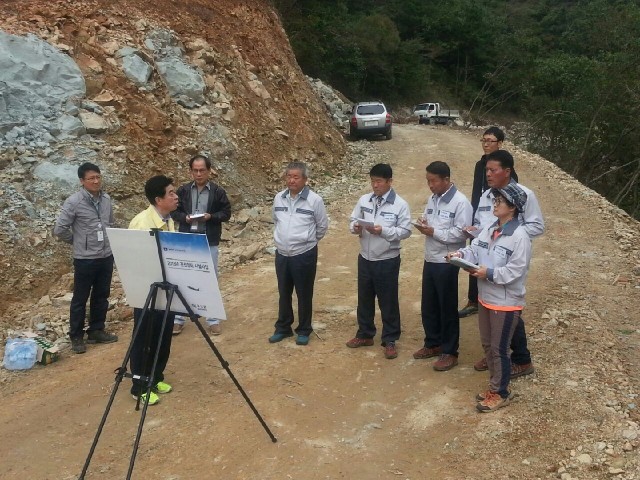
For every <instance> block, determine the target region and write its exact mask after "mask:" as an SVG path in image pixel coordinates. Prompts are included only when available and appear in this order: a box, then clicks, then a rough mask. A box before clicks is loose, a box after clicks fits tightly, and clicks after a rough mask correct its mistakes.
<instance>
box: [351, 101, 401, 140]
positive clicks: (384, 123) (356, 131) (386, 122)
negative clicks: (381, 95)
mask: <svg viewBox="0 0 640 480" xmlns="http://www.w3.org/2000/svg"><path fill="white" fill-rule="evenodd" d="M350 114H351V118H350V120H349V136H350V137H351V138H354V139H355V138H358V137H364V136H368V135H384V136H385V137H387V140H391V127H392V125H393V120H392V118H391V115H389V112H387V107H385V106H384V103H382V102H359V103H356V104H355V105H354V106H353V109H352V110H351V113H350Z"/></svg>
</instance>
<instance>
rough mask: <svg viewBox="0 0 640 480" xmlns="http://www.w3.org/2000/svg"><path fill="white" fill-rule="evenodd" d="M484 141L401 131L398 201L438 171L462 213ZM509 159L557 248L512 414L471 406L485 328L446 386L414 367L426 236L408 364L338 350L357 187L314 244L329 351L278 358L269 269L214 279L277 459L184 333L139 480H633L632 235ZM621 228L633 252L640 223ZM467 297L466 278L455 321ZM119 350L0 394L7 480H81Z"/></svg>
mask: <svg viewBox="0 0 640 480" xmlns="http://www.w3.org/2000/svg"><path fill="white" fill-rule="evenodd" d="M477 138H478V136H477V134H471V133H465V132H460V131H457V130H453V129H449V128H444V127H438V128H436V127H429V126H417V125H410V126H400V125H398V126H397V128H396V129H395V132H394V138H393V140H391V141H380V142H376V147H377V148H380V149H381V150H382V151H383V152H384V153H385V154H386V155H387V156H388V159H389V161H390V162H391V163H392V165H393V167H394V173H395V178H394V187H395V189H396V191H397V192H398V193H399V194H400V195H401V196H403V197H404V198H405V199H406V200H407V201H408V202H409V204H410V206H411V208H412V212H413V216H414V217H415V216H417V215H418V214H419V212H421V211H422V208H423V206H424V202H425V199H426V197H427V195H428V191H427V188H426V184H425V180H424V167H425V165H426V164H427V163H429V162H431V161H433V160H444V161H446V162H447V163H449V165H450V166H451V168H452V172H453V180H454V181H455V183H456V184H457V186H458V187H459V188H460V189H461V190H462V191H463V192H465V193H466V194H467V195H470V191H471V180H472V178H471V175H472V171H473V165H474V163H475V161H476V160H477V159H478V158H479V156H480V154H481V149H480V145H479V143H478V141H477ZM515 157H516V166H517V171H518V174H519V175H520V180H521V183H523V184H525V185H527V186H528V187H530V188H532V189H533V190H535V191H536V192H537V193H538V197H539V198H540V200H541V205H542V209H543V212H544V213H545V215H546V220H547V233H546V234H545V235H544V236H543V237H542V238H540V239H538V240H536V241H535V242H534V259H533V261H532V272H531V275H530V277H529V282H528V295H527V300H528V303H529V306H528V307H527V309H526V311H525V319H526V321H527V325H528V327H527V328H528V331H529V335H530V347H531V350H532V352H533V355H534V360H535V364H536V374H534V375H532V376H529V377H526V378H523V379H518V380H516V381H515V382H514V383H513V389H514V391H515V392H516V393H517V394H518V397H517V399H516V401H514V403H513V404H512V405H511V406H509V407H507V408H505V409H502V410H500V411H498V412H495V413H492V414H478V413H476V412H475V409H474V404H475V403H474V401H473V397H474V395H475V394H476V393H477V392H478V391H481V390H484V388H485V386H486V383H487V375H486V374H485V373H478V372H475V371H474V370H473V368H472V364H473V362H474V361H475V360H476V359H477V358H478V357H479V355H480V345H479V341H478V333H477V325H476V317H475V316H472V317H470V318H467V319H463V320H461V348H460V352H461V353H460V365H459V366H458V367H457V368H455V369H453V370H451V371H449V372H435V371H434V370H433V369H432V368H431V367H430V365H431V363H432V362H431V361H430V360H426V361H425V360H414V359H413V358H412V355H411V354H412V352H413V351H414V350H416V349H417V348H419V347H420V346H421V343H422V338H423V332H422V327H421V323H420V315H419V313H420V275H421V267H422V249H423V243H422V239H421V238H420V236H419V235H417V234H414V235H412V236H411V237H410V238H409V239H408V240H406V241H405V242H404V244H403V245H404V246H403V249H402V267H401V278H400V283H401V287H400V297H401V313H402V322H403V335H402V338H401V339H400V341H399V342H398V347H399V357H398V358H397V359H395V360H385V359H384V357H383V355H382V349H381V348H380V346H379V337H378V338H377V339H376V346H374V347H369V348H361V349H356V350H351V349H348V348H346V347H345V345H344V343H345V341H347V340H348V339H349V338H351V337H352V336H353V334H354V333H355V309H356V257H357V252H358V241H357V238H356V237H354V236H352V235H350V234H349V233H348V228H347V224H348V216H349V214H350V212H351V209H352V208H353V205H354V203H355V201H356V199H357V197H358V195H359V194H361V193H362V192H364V191H366V190H367V189H368V177H367V176H366V171H365V170H363V172H362V174H361V175H359V176H357V178H354V179H353V182H354V183H353V185H355V186H356V187H361V189H359V190H358V189H357V188H355V189H351V192H345V194H344V195H343V196H341V197H340V198H339V199H336V200H334V201H331V202H328V209H329V213H330V217H331V227H330V231H329V233H328V235H327V237H326V238H325V239H324V240H323V241H322V242H321V244H320V265H319V270H318V276H317V283H316V295H315V315H314V324H315V329H316V332H317V333H318V335H319V337H320V338H319V337H317V336H313V337H312V341H311V343H310V344H309V346H307V347H301V346H296V345H295V343H294V342H293V341H292V340H290V341H287V340H285V341H283V342H281V343H279V344H275V345H270V344H268V343H267V338H268V336H269V335H270V334H271V333H272V332H273V323H274V321H275V317H276V308H277V291H276V284H275V272H274V267H273V259H272V258H269V257H264V258H262V259H260V260H258V261H256V262H253V263H251V264H248V265H245V266H243V267H240V268H237V269H235V270H233V271H228V272H225V274H224V277H223V279H222V287H223V294H224V295H225V299H226V309H227V312H228V317H229V321H228V322H226V323H225V324H224V333H223V335H222V336H220V337H219V338H215V339H214V340H215V342H216V345H217V346H218V348H219V349H220V351H221V353H222V355H223V356H224V357H225V359H226V360H227V361H228V362H229V363H230V367H231V370H232V371H233V373H234V374H235V376H236V377H237V378H238V380H239V382H240V383H241V384H242V386H243V387H244V388H245V390H246V391H247V393H248V395H249V396H250V397H251V399H252V401H253V402H254V404H255V405H256V407H257V408H258V410H259V411H260V413H261V414H262V415H263V417H264V418H265V420H266V422H267V424H268V425H269V426H270V428H271V429H272V430H273V432H274V434H275V435H276V437H277V438H278V442H277V443H275V444H273V443H271V441H270V440H269V438H268V436H267V435H266V433H265V432H264V430H263V429H262V427H261V426H260V424H259V423H258V421H257V420H256V418H255V417H254V416H253V414H252V412H251V411H250V410H249V408H248V406H247V405H246V403H245V402H244V400H243V399H242V397H241V396H240V394H239V392H238V391H237V390H236V388H235V386H234V385H233V383H232V382H231V380H230V379H229V378H228V376H227V375H226V373H225V372H224V370H223V369H222V368H221V366H220V364H219V362H218V361H217V360H216V358H215V357H214V356H213V354H212V353H211V351H210V350H209V349H208V346H207V345H206V343H205V342H204V340H203V339H202V337H201V336H200V335H199V333H198V332H197V330H196V328H195V327H194V325H188V326H187V328H186V329H185V331H184V332H183V333H182V334H181V335H180V336H178V337H175V338H174V342H173V349H172V355H171V360H170V363H169V366H168V368H167V371H166V375H167V381H169V382H171V383H172V384H173V386H174V389H175V390H174V392H172V393H171V394H169V395H167V396H164V397H162V402H161V403H160V404H159V405H158V406H155V407H150V410H149V414H148V417H147V421H146V424H145V430H144V434H143V437H142V443H141V447H140V450H139V452H138V457H137V462H136V466H135V470H134V475H133V478H148V479H150V478H154V479H164V480H169V479H171V480H179V479H180V480H186V479H273V480H280V479H289V478H291V479H305V480H306V479H396V478H399V479H403V480H404V479H411V480H417V479H430V478H439V479H451V480H454V479H456V480H457V479H489V478H491V479H496V478H498V479H535V478H560V476H561V475H564V476H563V477H562V478H565V479H568V478H580V479H589V478H594V479H595V478H625V479H632V478H640V473H639V472H638V470H637V468H638V460H637V457H638V451H637V448H638V435H640V431H639V430H638V425H637V423H636V422H637V421H638V415H637V413H636V410H635V407H633V408H632V406H631V405H632V404H633V405H635V402H637V399H636V398H635V397H634V395H637V394H638V377H637V376H635V377H634V376H630V375H629V372H630V371H636V370H637V368H638V353H637V352H638V350H637V348H636V347H637V345H638V337H640V331H638V330H637V328H638V327H637V325H636V324H635V322H636V321H637V318H638V317H637V312H638V307H639V302H638V289H637V288H634V285H633V282H626V283H624V282H620V281H618V280H619V275H620V274H623V275H627V276H629V273H628V271H629V270H630V267H629V266H628V265H627V264H626V263H625V261H626V260H625V257H623V256H622V255H621V253H620V251H619V249H618V244H619V241H618V240H619V239H618V238H616V235H615V234H614V232H613V231H612V224H613V223H615V222H617V223H616V225H623V224H624V222H621V221H620V220H619V219H616V220H615V222H614V221H613V220H614V216H613V214H611V213H610V211H608V210H607V209H606V208H605V207H603V206H602V205H601V204H604V202H602V201H601V200H600V199H599V198H596V197H594V196H592V195H588V194H586V193H584V191H583V190H580V189H579V188H578V186H577V183H576V182H573V181H571V180H570V179H569V178H568V177H566V176H565V175H564V174H562V172H559V171H558V170H557V169H555V168H554V167H552V166H551V165H550V164H549V163H547V162H545V161H542V160H540V159H537V157H534V156H531V155H525V154H523V153H521V152H520V153H518V154H516V155H515ZM616 218H617V217H616ZM623 226H624V228H627V229H630V231H631V232H632V233H633V234H636V235H637V234H638V233H640V231H639V230H640V229H639V228H638V225H637V223H630V224H624V225H623ZM634 228H635V230H634ZM636 248H637V246H636ZM224 254H225V252H224V251H223V252H222V255H224ZM466 281H467V279H466V278H465V277H464V274H461V275H460V297H461V300H460V303H461V304H462V303H463V299H464V298H465V295H466ZM622 331H624V332H625V333H624V334H622V333H621V332H622ZM119 333H120V334H121V338H122V340H121V341H120V342H118V343H117V344H113V345H107V346H98V347H95V348H90V349H89V351H88V353H87V354H85V355H76V356H72V355H69V354H68V355H65V357H64V358H63V360H62V361H60V362H58V363H56V364H53V365H51V366H48V367H46V368H37V369H34V370H32V371H30V372H28V373H26V374H24V375H21V376H20V378H18V379H15V380H13V381H11V382H9V384H8V385H7V386H6V388H4V389H3V391H2V392H1V393H0V458H1V459H2V461H1V462H0V478H2V479H4V480H9V479H34V480H35V479H38V480H40V479H52V480H53V479H75V478H77V474H78V473H79V472H80V470H81V468H82V465H83V463H84V459H85V458H86V456H87V453H88V450H89V446H90V443H91V441H92V439H93V436H94V434H95V431H96V428H97V425H98V422H99V420H100V417H101V414H102V412H103V410H104V407H105V405H106V401H107V398H108V395H109V393H110V389H111V387H112V382H113V373H112V372H113V370H114V368H116V367H117V366H118V365H119V363H120V361H121V359H122V357H123V355H124V351H125V349H126V342H127V340H128V338H129V336H130V331H129V330H128V329H123V330H122V331H121V332H119ZM128 391H129V384H128V383H124V384H123V385H122V386H121V388H120V390H119V392H118V395H117V397H116V401H115V404H114V407H113V409H112V412H111V415H110V416H109V421H108V423H107V426H106V428H105V431H104V433H103V435H102V438H101V441H100V443H99V445H98V449H97V451H96V455H95V457H94V459H93V462H92V464H91V468H90V475H88V477H87V478H101V479H122V478H124V477H125V472H126V470H127V466H128V462H129V455H130V453H131V446H132V441H133V438H134V435H135V431H136V428H137V423H138V418H139V414H138V413H137V412H135V410H134V408H133V407H134V401H133V400H132V399H131V397H130V396H129V395H128ZM625 432H626V433H625ZM629 432H630V433H629ZM634 432H635V436H634V435H633V434H634ZM585 455H587V456H588V457H589V460H588V461H587V457H586V456H585ZM611 472H613V473H611ZM616 472H617V473H616ZM567 475H568V476H567ZM571 475H573V477H572V476H571ZM615 475H618V476H617V477H616V476H615Z"/></svg>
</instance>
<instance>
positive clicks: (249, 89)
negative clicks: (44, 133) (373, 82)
mask: <svg viewBox="0 0 640 480" xmlns="http://www.w3.org/2000/svg"><path fill="white" fill-rule="evenodd" d="M0 14H1V17H0V18H2V20H0V30H2V31H4V32H6V33H8V34H13V35H27V34H33V35H36V36H37V37H39V38H41V39H44V40H46V41H47V42H49V43H50V44H52V45H54V46H55V47H57V48H58V49H60V50H61V51H63V52H66V53H67V54H68V55H69V56H70V57H71V58H72V59H73V60H74V61H75V62H76V63H77V65H78V66H79V67H80V69H81V71H82V72H83V75H84V77H85V82H86V92H87V93H86V99H84V101H83V102H82V103H81V107H86V108H91V109H95V111H97V112H100V113H103V112H106V114H105V115H108V116H109V117H110V118H113V119H114V120H115V122H114V123H115V125H116V126H117V128H112V129H110V130H108V131H111V132H112V133H108V131H107V133H103V134H95V133H93V134H90V135H82V136H81V137H79V138H75V139H71V140H63V141H58V142H53V141H52V142H50V143H47V144H45V145H41V144H38V145H31V146H29V145H27V146H26V147H25V146H24V145H16V146H8V147H6V148H3V149H2V151H1V152H0V206H2V210H3V214H2V215H3V217H2V219H1V220H2V221H3V223H5V224H8V225H9V227H8V228H7V229H5V230H4V231H3V232H2V233H1V234H0V235H1V236H0V242H1V243H0V263H1V264H2V268H1V269H0V272H1V273H0V295H2V298H3V299H4V300H3V302H2V303H1V304H0V313H2V312H5V311H6V308H7V307H8V305H9V304H10V303H11V302H13V301H19V300H20V299H23V298H24V297H25V296H29V297H34V298H40V297H41V296H42V295H43V294H45V293H47V292H48V290H49V288H50V286H51V283H52V281H53V280H55V279H56V278H58V277H59V276H60V274H64V273H65V272H67V271H68V269H69V264H70V261H69V254H68V252H69V251H68V249H67V247H65V246H63V245H61V244H60V243H59V242H57V241H56V240H55V239H54V238H52V236H51V234H50V230H51V226H52V224H53V221H54V220H55V216H56V214H57V213H58V210H59V207H60V205H61V202H62V200H63V198H64V197H65V196H66V195H67V194H68V188H69V187H68V186H67V187H66V188H61V187H60V185H59V183H55V182H52V181H51V182H47V179H46V178H44V179H43V178H42V176H41V177H36V176H35V174H34V172H35V170H36V168H37V167H38V166H39V165H42V164H44V163H48V164H50V165H47V166H49V167H51V165H52V166H53V167H56V166H57V167H68V166H69V165H77V164H79V163H80V162H82V161H87V160H89V161H93V162H95V163H97V164H99V165H100V166H101V167H102V168H103V169H104V171H105V178H106V188H107V190H108V191H109V193H110V194H111V195H112V196H113V197H114V198H115V200H116V218H117V220H118V221H119V223H120V225H121V226H126V224H127V223H128V221H129V219H130V218H131V217H132V216H133V215H134V214H135V213H136V212H137V211H139V210H140V209H141V208H142V207H143V206H144V205H145V203H146V200H144V198H143V196H142V195H140V189H141V185H142V184H143V182H144V180H145V179H146V178H148V177H149V176H151V175H154V174H157V173H165V174H167V175H170V176H173V177H174V178H175V179H176V181H177V182H182V181H185V180H187V173H188V172H187V168H186V167H185V164H186V162H187V160H188V158H189V157H190V156H191V155H193V154H195V153H197V152H203V153H206V154H208V155H210V156H211V158H212V159H213V163H214V167H215V169H216V171H217V173H218V181H219V182H220V183H221V184H222V185H223V186H224V187H225V189H227V191H228V192H229V194H230V197H231V199H232V202H233V205H234V209H235V210H236V211H238V210H241V209H243V208H248V207H252V206H253V205H255V204H256V203H259V202H261V201H264V200H266V199H268V198H270V197H271V195H272V193H273V192H274V191H275V189H276V188H277V187H279V175H280V172H281V169H282V166H283V165H284V164H286V163H287V162H288V161H290V160H291V159H300V160H304V161H307V162H308V163H310V164H311V166H312V168H313V169H314V170H315V171H316V173H317V174H323V173H326V172H331V171H333V170H334V168H332V167H334V166H335V165H336V164H337V162H338V160H339V159H340V158H341V156H342V154H343V153H344V151H345V145H344V141H343V139H342V136H341V135H340V132H339V130H338V129H336V128H335V127H334V126H333V125H332V123H331V120H330V118H329V116H328V115H327V113H326V108H325V106H324V105H323V104H322V103H321V102H320V101H319V99H318V96H317V95H315V94H314V92H313V90H312V89H311V87H310V85H309V82H308V81H307V80H306V78H305V77H304V75H303V74H302V72H301V71H300V69H299V67H298V66H297V64H296V62H295V58H294V55H293V53H292V51H291V48H290V46H289V42H288V40H287V37H286V35H285V32H284V30H283V29H282V27H281V25H280V23H279V20H278V17H277V15H276V14H275V13H274V11H273V9H272V8H271V7H269V5H268V2H266V1H253V0H252V1H242V0H215V1H214V0H194V1H190V2H188V3H184V2H175V1H171V0H154V1H149V0H142V1H135V2H134V1H126V0H122V1H106V0H104V1H85V2H72V1H55V2H50V1H44V0H28V1H20V2H18V1H11V0H10V1H5V2H2V4H0ZM158 32H160V34H159V33H158ZM163 32H169V33H170V35H171V37H172V40H170V43H171V42H173V43H172V48H175V49H177V50H179V52H180V53H181V55H182V59H183V61H184V62H185V64H187V65H188V68H191V69H193V70H194V71H197V72H198V73H199V75H200V76H201V77H202V79H203V80H204V83H205V85H206V89H205V92H204V97H203V99H204V103H203V104H202V105H201V106H198V104H197V102H195V103H194V102H193V101H190V99H189V98H186V99H185V98H184V97H183V98H182V99H181V98H178V97H179V95H176V92H175V91H174V90H173V88H168V87H167V84H168V83H169V80H167V76H166V71H167V68H168V67H167V66H166V61H165V63H164V64H163V65H162V66H161V65H160V63H161V59H160V58H159V57H158V55H157V51H156V50H157V49H158V48H159V47H158V44H157V43H155V44H154V43H153V41H151V40H153V39H157V38H158V37H162V36H163V35H164V33H163ZM150 39H151V40H150ZM154 49H156V50H154ZM132 51H135V52H136V53H135V55H134V56H136V59H134V60H136V61H137V59H142V60H144V61H145V62H146V64H148V65H150V66H151V67H153V68H152V70H153V71H152V73H151V75H150V77H149V79H148V82H146V83H145V82H142V83H141V82H136V81H132V79H131V75H129V76H128V75H127V72H126V69H125V68H124V67H125V66H126V65H124V60H123V59H124V58H132V55H133V54H132ZM164 60H166V58H164ZM164 60H163V61H164ZM142 67H144V65H143V66H142ZM159 67H162V68H159ZM129 73H130V72H129ZM170 86H171V85H170ZM185 104H186V105H188V106H189V107H190V108H186V107H184V106H182V105H185ZM90 114H91V115H90ZM85 116H86V118H87V119H88V120H92V121H96V122H97V123H99V120H100V115H98V114H96V113H95V112H92V111H88V112H87V113H86V114H85ZM84 120H85V118H83V121H84ZM85 125H86V124H85ZM87 131H88V132H89V133H91V131H90V130H89V128H87ZM40 143H42V142H40ZM53 167H52V168H53ZM9 321H10V320H9V319H8V318H7V317H6V316H3V318H2V322H3V324H2V326H4V327H5V328H6V326H8V322H9Z"/></svg>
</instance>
